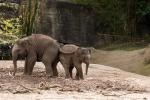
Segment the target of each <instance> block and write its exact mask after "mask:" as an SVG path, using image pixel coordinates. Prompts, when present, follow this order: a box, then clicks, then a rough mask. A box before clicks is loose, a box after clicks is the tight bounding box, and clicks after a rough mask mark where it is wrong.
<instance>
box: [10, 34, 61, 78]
mask: <svg viewBox="0 0 150 100" xmlns="http://www.w3.org/2000/svg"><path fill="white" fill-rule="evenodd" d="M58 53H59V45H58V43H57V41H56V40H54V39H53V38H51V37H49V36H46V35H42V34H33V35H31V36H28V37H25V38H22V39H20V40H18V41H17V42H16V43H15V44H14V46H13V49H12V59H13V64H14V73H13V75H14V76H15V74H16V71H17V60H18V59H19V58H20V57H21V58H25V65H24V74H25V75H31V74H32V71H33V67H34V65H35V63H36V61H41V62H43V63H44V65H45V68H46V75H48V76H58V72H57V68H56V66H57V63H58Z"/></svg>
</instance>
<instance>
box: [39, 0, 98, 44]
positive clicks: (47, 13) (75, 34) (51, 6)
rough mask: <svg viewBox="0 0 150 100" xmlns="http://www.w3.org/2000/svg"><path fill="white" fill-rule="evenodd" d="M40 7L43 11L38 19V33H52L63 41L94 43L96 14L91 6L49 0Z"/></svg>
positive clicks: (51, 34)
mask: <svg viewBox="0 0 150 100" xmlns="http://www.w3.org/2000/svg"><path fill="white" fill-rule="evenodd" d="M40 9H41V10H40V11H42V12H40V14H39V18H38V21H37V29H36V31H37V33H43V34H47V35H50V36H52V37H54V38H56V39H57V40H58V41H59V42H63V43H74V44H77V45H82V46H90V45H93V43H94V36H93V34H95V31H94V14H93V13H92V10H91V9H90V8H87V7H86V6H82V5H75V4H72V3H67V2H61V1H57V2H55V0H47V2H45V4H43V3H42V7H40ZM43 9H44V10H43Z"/></svg>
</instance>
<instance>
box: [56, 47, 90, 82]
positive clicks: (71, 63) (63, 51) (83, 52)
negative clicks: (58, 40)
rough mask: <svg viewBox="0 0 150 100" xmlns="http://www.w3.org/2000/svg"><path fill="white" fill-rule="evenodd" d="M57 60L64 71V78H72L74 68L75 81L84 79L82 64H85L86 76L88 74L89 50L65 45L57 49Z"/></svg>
mask: <svg viewBox="0 0 150 100" xmlns="http://www.w3.org/2000/svg"><path fill="white" fill-rule="evenodd" d="M59 52H60V54H59V60H60V63H61V64H62V65H63V67H64V70H65V78H66V79H67V78H73V77H72V70H73V68H74V67H75V68H76V70H77V71H76V79H78V80H79V79H84V78H83V71H82V63H85V64H86V75H87V73H88V68H89V63H90V58H91V50H90V49H88V48H84V47H79V46H76V45H73V44H66V45H64V46H61V47H60V49H59Z"/></svg>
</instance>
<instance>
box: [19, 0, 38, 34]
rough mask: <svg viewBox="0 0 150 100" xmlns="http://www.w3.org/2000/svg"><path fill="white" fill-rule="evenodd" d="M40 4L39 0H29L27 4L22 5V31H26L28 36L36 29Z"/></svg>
mask: <svg viewBox="0 0 150 100" xmlns="http://www.w3.org/2000/svg"><path fill="white" fill-rule="evenodd" d="M38 6H39V1H38V0H32V1H31V0H28V3H27V5H23V6H22V9H21V12H22V22H23V23H22V33H25V34H26V35H27V36H28V35H31V34H32V33H33V32H34V30H35V27H34V24H35V18H36V15H37V11H38Z"/></svg>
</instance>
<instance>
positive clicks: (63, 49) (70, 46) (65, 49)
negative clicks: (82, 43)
mask: <svg viewBox="0 0 150 100" xmlns="http://www.w3.org/2000/svg"><path fill="white" fill-rule="evenodd" d="M78 48H79V47H78V46H76V45H73V44H66V45H64V46H62V47H60V49H59V51H60V52H61V53H65V54H69V53H74V52H75V51H76V50H77V49H78Z"/></svg>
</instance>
